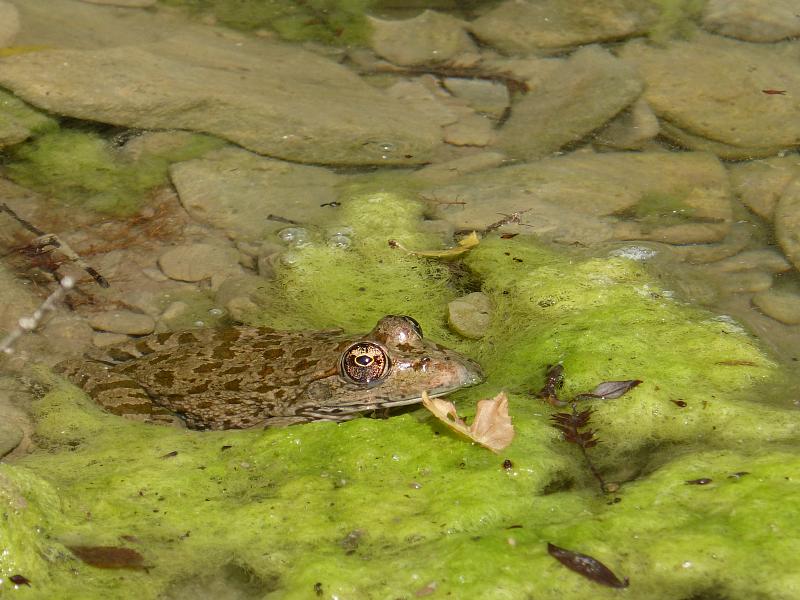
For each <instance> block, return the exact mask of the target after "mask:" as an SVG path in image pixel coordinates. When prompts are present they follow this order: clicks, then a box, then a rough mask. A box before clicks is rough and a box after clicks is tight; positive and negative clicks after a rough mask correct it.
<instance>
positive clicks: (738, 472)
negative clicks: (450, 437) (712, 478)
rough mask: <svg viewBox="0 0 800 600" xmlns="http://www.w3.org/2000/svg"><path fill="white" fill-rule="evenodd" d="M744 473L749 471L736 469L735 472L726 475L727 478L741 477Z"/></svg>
mask: <svg viewBox="0 0 800 600" xmlns="http://www.w3.org/2000/svg"><path fill="white" fill-rule="evenodd" d="M745 475H750V471H736V473H731V474H730V475H728V479H741V478H742V477H744V476H745Z"/></svg>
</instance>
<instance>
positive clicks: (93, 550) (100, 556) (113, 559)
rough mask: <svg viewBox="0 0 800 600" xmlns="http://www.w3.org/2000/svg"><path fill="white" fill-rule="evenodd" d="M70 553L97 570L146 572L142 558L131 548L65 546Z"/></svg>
mask: <svg viewBox="0 0 800 600" xmlns="http://www.w3.org/2000/svg"><path fill="white" fill-rule="evenodd" d="M67 548H69V550H70V552H72V553H73V554H74V555H75V556H77V557H78V558H79V559H81V560H82V561H83V562H85V563H86V564H87V565H91V566H92V567H97V568H98V569H137V570H145V571H146V570H147V568H148V567H146V566H145V565H144V556H142V555H141V554H139V553H138V552H137V551H136V550H133V549H132V548H123V547H121V546H67Z"/></svg>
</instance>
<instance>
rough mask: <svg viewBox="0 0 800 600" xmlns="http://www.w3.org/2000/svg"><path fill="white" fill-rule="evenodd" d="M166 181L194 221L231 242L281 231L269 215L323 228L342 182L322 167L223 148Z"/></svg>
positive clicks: (178, 168)
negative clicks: (215, 229)
mask: <svg viewBox="0 0 800 600" xmlns="http://www.w3.org/2000/svg"><path fill="white" fill-rule="evenodd" d="M170 177H171V178H172V182H173V184H174V185H175V188H176V189H177V190H178V195H179V196H180V200H181V204H183V206H184V208H185V209H186V210H187V211H188V212H189V214H190V215H191V216H192V217H193V218H195V219H196V220H198V221H200V222H202V223H207V224H209V225H213V226H214V227H217V228H219V229H222V230H224V231H225V232H226V233H227V234H228V235H229V236H231V237H232V238H234V239H237V240H238V239H245V240H246V239H261V238H262V237H264V235H266V234H268V233H270V232H275V231H277V230H279V229H283V228H284V227H286V226H287V224H286V223H285V222H280V221H275V220H270V219H269V217H270V215H275V216H278V217H281V218H284V219H289V220H294V221H300V222H302V223H303V224H319V225H322V224H325V223H326V222H327V221H328V220H329V219H330V218H331V211H332V210H335V208H333V207H331V206H329V205H328V206H321V205H323V204H326V205H327V204H329V203H330V202H333V201H334V200H336V198H337V193H336V191H335V186H336V185H337V184H338V183H340V182H341V177H340V176H338V175H336V174H334V173H332V172H331V171H329V170H328V169H325V168H322V167H310V166H305V165H296V164H292V163H287V162H283V161H280V160H273V159H269V158H264V157H262V156H258V155H256V154H253V153H251V152H247V151H246V150H241V149H238V148H226V149H223V150H219V151H217V152H213V153H210V154H207V155H206V156H205V157H204V158H201V159H197V160H190V161H186V162H181V163H177V164H174V165H172V167H171V169H170Z"/></svg>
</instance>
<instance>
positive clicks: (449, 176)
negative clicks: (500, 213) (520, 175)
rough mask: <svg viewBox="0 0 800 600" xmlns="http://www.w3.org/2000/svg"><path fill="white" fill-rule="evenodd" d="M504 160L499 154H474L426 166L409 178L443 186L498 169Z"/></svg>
mask: <svg viewBox="0 0 800 600" xmlns="http://www.w3.org/2000/svg"><path fill="white" fill-rule="evenodd" d="M506 160H507V158H506V155H505V154H502V153H501V152H488V151H487V152H476V153H475V154H470V155H468V156H463V157H461V158H456V159H453V160H449V161H446V162H441V163H436V164H433V165H428V166H427V167H423V168H421V169H419V170H418V171H415V172H414V173H413V174H412V175H411V176H412V177H413V178H414V179H421V180H422V181H424V182H425V183H429V184H434V183H436V184H443V183H447V182H449V181H453V180H456V179H458V178H459V177H461V176H462V175H466V174H467V173H475V172H477V171H483V170H485V169H491V168H493V167H499V166H500V165H502V164H503V163H504V162H505V161H506ZM429 200H430V201H431V202H436V198H429Z"/></svg>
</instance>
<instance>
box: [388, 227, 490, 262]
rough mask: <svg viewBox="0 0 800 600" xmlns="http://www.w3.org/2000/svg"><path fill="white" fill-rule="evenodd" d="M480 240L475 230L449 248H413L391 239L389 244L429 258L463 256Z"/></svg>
mask: <svg viewBox="0 0 800 600" xmlns="http://www.w3.org/2000/svg"><path fill="white" fill-rule="evenodd" d="M480 241H481V239H480V238H479V237H478V234H477V233H476V232H474V231H473V232H472V233H470V234H469V235H468V236H466V237H463V238H461V239H460V240H458V245H457V246H455V247H453V248H448V249H447V250H411V249H409V248H406V247H405V246H403V245H402V244H401V243H400V242H398V241H395V240H389V245H390V246H392V248H400V250H403V251H405V252H408V253H409V254H413V255H414V256H424V257H427V258H455V257H456V256H461V255H462V254H464V252H467V251H468V250H470V249H471V248H474V247H475V246H477V245H478V244H479V243H480Z"/></svg>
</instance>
